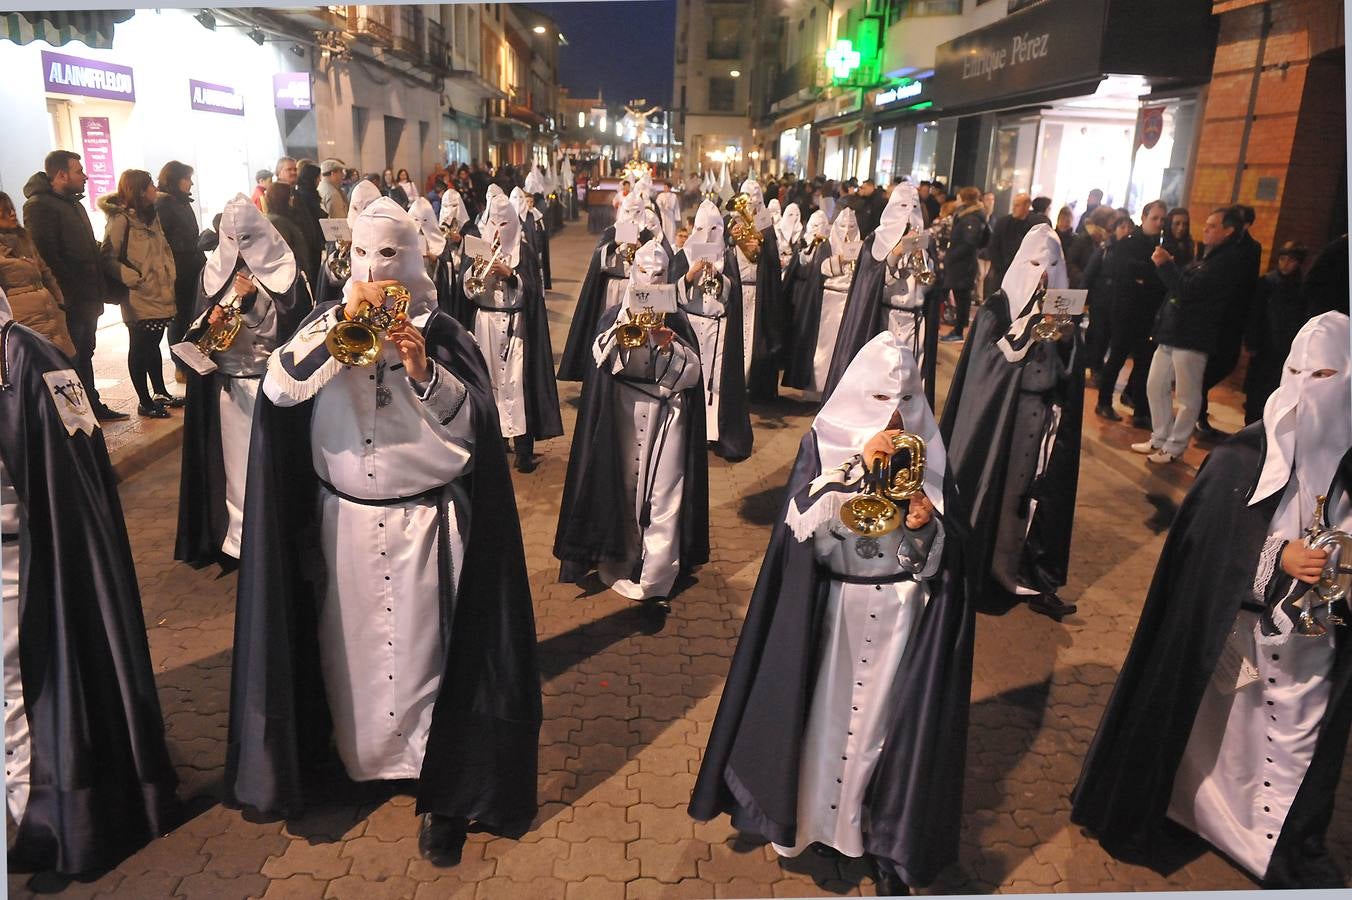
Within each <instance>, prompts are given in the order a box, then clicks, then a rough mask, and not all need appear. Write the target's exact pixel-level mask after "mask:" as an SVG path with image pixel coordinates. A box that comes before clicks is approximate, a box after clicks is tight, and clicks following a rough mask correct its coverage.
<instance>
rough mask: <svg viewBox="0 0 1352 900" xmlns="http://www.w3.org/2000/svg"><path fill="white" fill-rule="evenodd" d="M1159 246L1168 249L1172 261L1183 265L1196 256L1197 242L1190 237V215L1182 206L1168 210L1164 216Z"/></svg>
mask: <svg viewBox="0 0 1352 900" xmlns="http://www.w3.org/2000/svg"><path fill="white" fill-rule="evenodd" d="M1160 246H1162V247H1164V249H1165V250H1167V251H1169V255H1170V256H1172V257H1173V258H1174V262H1176V263H1178V264H1179V265H1180V266H1185V265H1187V264H1188V263H1190V262H1192V261H1193V259H1194V258H1196V256H1197V242H1196V241H1195V240H1193V238H1192V217H1191V216H1189V215H1188V211H1187V210H1186V209H1184V208H1183V207H1181V206H1179V207H1175V208H1174V209H1171V210H1169V215H1167V216H1165V217H1164V234H1163V236H1162V238H1161V243H1160Z"/></svg>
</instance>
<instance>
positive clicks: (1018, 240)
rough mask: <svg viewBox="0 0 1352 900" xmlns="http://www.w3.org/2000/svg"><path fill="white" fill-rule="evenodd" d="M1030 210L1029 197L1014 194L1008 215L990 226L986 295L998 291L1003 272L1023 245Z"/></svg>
mask: <svg viewBox="0 0 1352 900" xmlns="http://www.w3.org/2000/svg"><path fill="white" fill-rule="evenodd" d="M1032 209H1033V199H1032V198H1031V197H1029V196H1028V195H1027V194H1015V195H1014V203H1013V206H1011V207H1010V211H1009V215H1007V216H1004V217H1003V218H1001V219H998V220H997V221H996V223H995V224H994V225H992V226H991V246H990V254H991V270H990V274H989V275H988V276H987V277H986V286H987V291H986V293H987V294H992V293H994V292H995V291H997V290H999V288H1000V282H1001V281H1003V280H1004V277H1005V272H1007V271H1009V264H1010V263H1012V262H1013V261H1014V255H1015V254H1016V253H1018V252H1019V247H1020V245H1022V244H1023V238H1024V235H1026V234H1028V230H1029V229H1030V228H1032V227H1033V225H1032V223H1030V222H1029V221H1028V214H1029V212H1031V211H1032Z"/></svg>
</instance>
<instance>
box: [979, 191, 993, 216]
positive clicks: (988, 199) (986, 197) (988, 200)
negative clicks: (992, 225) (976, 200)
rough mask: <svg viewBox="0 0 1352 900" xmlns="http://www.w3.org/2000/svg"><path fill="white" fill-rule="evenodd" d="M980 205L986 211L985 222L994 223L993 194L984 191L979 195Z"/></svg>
mask: <svg viewBox="0 0 1352 900" xmlns="http://www.w3.org/2000/svg"><path fill="white" fill-rule="evenodd" d="M981 205H982V206H983V207H985V209H986V221H987V222H994V221H995V192H994V191H986V193H984V194H982V195H981Z"/></svg>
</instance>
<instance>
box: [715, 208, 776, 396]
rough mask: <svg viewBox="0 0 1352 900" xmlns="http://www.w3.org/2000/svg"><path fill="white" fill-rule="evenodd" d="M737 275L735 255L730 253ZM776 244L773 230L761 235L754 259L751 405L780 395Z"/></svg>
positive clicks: (733, 269) (749, 393)
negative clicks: (758, 253) (756, 256)
mask: <svg viewBox="0 0 1352 900" xmlns="http://www.w3.org/2000/svg"><path fill="white" fill-rule="evenodd" d="M733 258H734V263H733V268H732V269H730V270H728V271H731V272H736V271H737V268H736V261H735V260H736V254H735V253H734V254H733ZM780 289H781V282H780V272H779V244H778V243H777V238H776V237H775V230H774V229H773V228H766V229H765V230H764V231H762V232H761V248H760V256H759V257H758V258H757V260H756V322H755V324H754V325H753V326H752V341H751V374H750V376H748V378H747V382H746V390H747V395H748V396H749V397H750V398H751V402H752V403H769V402H770V401H772V400H774V399H775V398H776V397H778V396H779V363H780V357H781V356H782V353H783V350H782V348H783V335H784V332H785V324H784V323H785V319H786V318H787V317H786V316H785V314H784V309H783V307H784V302H783V300H784V298H783V297H781V296H780V294H781V290H780Z"/></svg>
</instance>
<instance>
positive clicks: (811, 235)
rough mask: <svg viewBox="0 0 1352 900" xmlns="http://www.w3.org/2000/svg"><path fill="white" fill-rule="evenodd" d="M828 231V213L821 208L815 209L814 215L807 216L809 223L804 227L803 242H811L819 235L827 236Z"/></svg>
mask: <svg viewBox="0 0 1352 900" xmlns="http://www.w3.org/2000/svg"><path fill="white" fill-rule="evenodd" d="M828 233H829V229H828V228H827V224H826V213H824V212H822V211H821V210H820V209H818V210H814V211H813V213H812V215H810V216H808V217H807V225H806V226H804V228H803V243H805V244H811V243H812V242H813V241H815V240H816V239H817V238H818V237H825V236H826V235H827V234H828Z"/></svg>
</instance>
